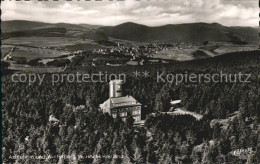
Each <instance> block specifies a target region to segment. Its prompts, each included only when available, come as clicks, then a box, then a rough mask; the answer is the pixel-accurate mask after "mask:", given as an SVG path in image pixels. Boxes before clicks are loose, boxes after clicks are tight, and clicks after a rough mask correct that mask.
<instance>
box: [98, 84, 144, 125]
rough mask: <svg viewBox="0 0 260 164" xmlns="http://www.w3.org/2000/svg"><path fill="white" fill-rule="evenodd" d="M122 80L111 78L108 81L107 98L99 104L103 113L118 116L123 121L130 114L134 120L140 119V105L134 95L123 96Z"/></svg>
mask: <svg viewBox="0 0 260 164" xmlns="http://www.w3.org/2000/svg"><path fill="white" fill-rule="evenodd" d="M122 85H123V81H122V80H112V81H110V83H109V99H108V100H106V101H105V102H104V103H103V104H100V106H99V107H100V109H101V110H102V112H103V113H108V114H109V115H111V116H112V117H113V118H117V117H120V118H122V120H123V121H125V120H126V118H127V117H128V116H132V117H133V118H134V119H135V122H138V121H141V106H142V104H140V103H139V102H138V101H137V100H136V99H135V98H134V97H132V96H129V95H127V96H123V91H122Z"/></svg>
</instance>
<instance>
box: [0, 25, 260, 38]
mask: <svg viewBox="0 0 260 164" xmlns="http://www.w3.org/2000/svg"><path fill="white" fill-rule="evenodd" d="M1 28H2V32H3V33H10V32H19V33H21V32H24V31H26V32H27V33H28V31H30V30H39V29H48V28H51V29H55V28H57V29H60V28H64V29H66V31H67V33H66V34H65V35H66V36H68V37H86V38H88V37H89V36H90V38H93V37H95V35H96V34H98V36H99V38H101V39H102V38H104V39H105V38H108V37H112V38H117V39H124V40H130V41H143V42H154V41H166V42H203V41H233V42H241V41H242V42H251V43H259V41H260V39H259V37H258V29H257V28H252V27H227V26H223V25H221V24H219V23H203V22H199V23H186V24H167V25H164V26H158V27H149V26H146V25H141V24H137V23H133V22H126V23H123V24H119V25H117V26H98V25H88V24H69V23H54V24H52V23H43V22H34V21H25V20H12V21H3V22H2V24H1Z"/></svg>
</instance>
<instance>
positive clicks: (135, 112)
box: [133, 110, 141, 115]
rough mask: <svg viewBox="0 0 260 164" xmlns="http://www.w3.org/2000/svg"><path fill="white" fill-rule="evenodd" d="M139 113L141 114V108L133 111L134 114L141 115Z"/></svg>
mask: <svg viewBox="0 0 260 164" xmlns="http://www.w3.org/2000/svg"><path fill="white" fill-rule="evenodd" d="M139 114H141V111H140V110H136V111H133V115H139Z"/></svg>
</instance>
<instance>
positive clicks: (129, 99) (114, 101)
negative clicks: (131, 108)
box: [111, 96, 137, 104]
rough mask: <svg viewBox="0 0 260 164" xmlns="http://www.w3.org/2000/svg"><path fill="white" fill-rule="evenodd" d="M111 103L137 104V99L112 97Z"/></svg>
mask: <svg viewBox="0 0 260 164" xmlns="http://www.w3.org/2000/svg"><path fill="white" fill-rule="evenodd" d="M111 101H112V103H113V104H117V103H124V102H137V101H136V99H135V98H133V97H132V96H124V97H112V98H111Z"/></svg>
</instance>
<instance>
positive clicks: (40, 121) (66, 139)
mask: <svg viewBox="0 0 260 164" xmlns="http://www.w3.org/2000/svg"><path fill="white" fill-rule="evenodd" d="M78 58H79V59H78V60H75V61H74V62H72V63H71V64H70V65H69V66H68V72H73V71H74V72H75V71H81V72H84V71H86V72H88V73H93V72H99V71H107V72H108V73H122V72H124V73H126V74H127V81H126V83H125V84H124V92H125V95H127V94H128V95H132V96H133V97H135V98H136V99H137V100H138V101H139V102H140V103H142V105H143V106H142V119H145V120H146V121H145V126H144V127H133V118H132V117H129V118H128V119H127V120H126V122H122V121H121V119H113V118H112V117H111V116H109V115H108V114H103V113H101V112H100V111H99V110H98V105H99V104H100V103H103V102H104V101H105V100H106V99H107V98H108V84H107V83H100V82H99V83H94V82H92V83H91V82H90V83H76V82H74V83H70V82H62V83H57V84H55V85H51V83H50V78H51V74H48V75H47V77H46V78H45V80H44V81H43V83H42V84H41V85H38V84H37V83H35V84H32V85H28V84H27V83H14V82H12V81H11V74H5V75H3V76H2V119H3V121H2V136H3V150H2V151H3V161H4V162H6V163H15V162H16V163H39V161H41V162H43V163H44V162H46V163H60V164H62V163H137V164H139V163H176V162H183V163H224V162H228V163H259V162H260V127H259V123H260V110H259V109H260V105H259V102H260V101H259V88H258V87H259V81H258V79H259V63H260V51H251V52H237V53H230V54H226V55H223V56H218V57H215V58H209V59H200V60H195V61H187V62H171V63H168V64H163V63H158V64H154V65H144V66H120V67H109V66H103V67H91V65H88V64H87V65H86V66H84V67H83V66H82V62H84V61H86V60H87V58H88V54H86V55H85V56H84V55H82V56H80V57H78ZM108 67H109V69H108ZM136 70H138V71H143V70H148V71H149V72H150V74H151V75H150V76H149V77H147V78H145V77H142V78H140V77H139V78H136V77H133V75H132V72H134V71H136ZM157 71H165V72H167V73H170V72H171V73H185V72H188V73H195V74H199V73H211V74H213V73H218V72H220V71H223V72H226V73H231V74H236V73H239V72H243V73H250V74H252V75H251V79H250V80H251V82H250V83H232V82H221V83H213V82H209V83H191V82H189V83H180V84H177V85H176V84H175V83H168V82H166V83H164V82H159V83H158V82H157V81H156V76H153V75H155V74H156V72H157ZM176 99H180V100H182V105H183V107H184V108H186V109H187V110H189V111H193V112H196V113H199V114H201V115H203V119H201V120H196V119H195V118H194V117H192V116H191V115H179V116H170V115H167V114H157V115H155V116H154V115H152V114H151V113H159V112H164V111H168V110H169V108H170V103H169V102H170V101H171V100H176ZM81 105H83V106H81ZM51 115H53V116H54V117H55V118H57V119H58V120H59V122H58V123H52V122H50V121H49V117H50V116H51ZM248 148H250V149H252V153H247V154H245V156H235V155H234V153H233V152H234V151H235V150H237V149H248ZM26 155H27V156H28V157H24V158H21V157H22V156H26ZM62 155H63V156H64V158H63V157H62ZM16 157H20V158H21V159H17V158H16ZM32 157H34V158H32ZM36 158H38V159H36ZM39 158H41V159H39Z"/></svg>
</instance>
